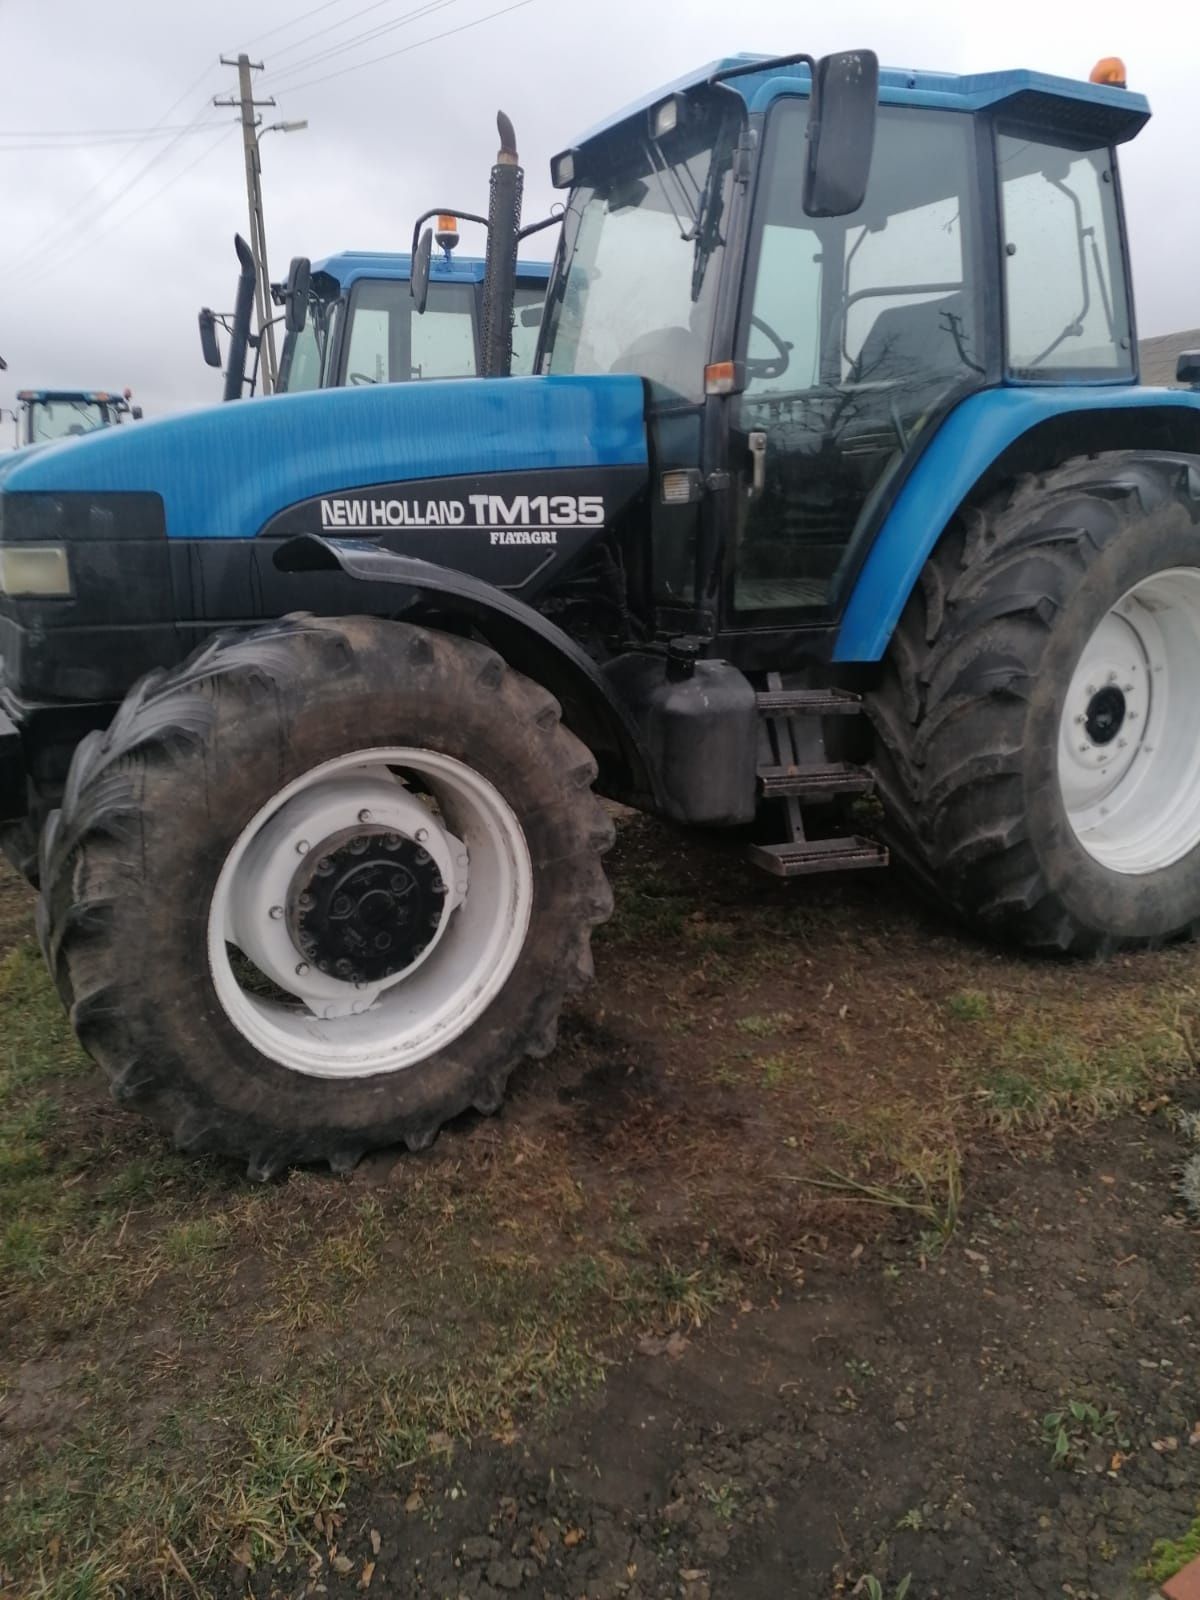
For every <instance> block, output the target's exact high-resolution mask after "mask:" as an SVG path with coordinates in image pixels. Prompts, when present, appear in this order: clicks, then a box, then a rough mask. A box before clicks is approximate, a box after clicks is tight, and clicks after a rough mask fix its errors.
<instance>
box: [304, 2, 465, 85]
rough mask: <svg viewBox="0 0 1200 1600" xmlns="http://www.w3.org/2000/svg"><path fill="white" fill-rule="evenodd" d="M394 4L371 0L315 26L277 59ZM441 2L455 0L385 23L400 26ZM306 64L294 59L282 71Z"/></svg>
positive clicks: (407, 12) (423, 7)
mask: <svg viewBox="0 0 1200 1600" xmlns="http://www.w3.org/2000/svg"><path fill="white" fill-rule="evenodd" d="M394 4H395V0H371V4H370V5H369V6H363V7H362V9H361V10H360V11H352V12H351V13H350V15H349V16H348V17H339V18H338V20H337V21H336V22H330V23H327V24H326V25H325V27H323V28H315V29H314V30H313V32H312V33H306V34H305V35H304V37H303V38H302V39H297V40H295V42H294V43H292V44H285V45H284V46H283V48H282V49H281V50H279V51H277V52H276V56H275V59H276V60H278V58H279V56H284V55H287V53H288V51H289V50H299V48H300V46H301V45H303V44H310V43H311V42H312V40H314V39H319V38H321V37H322V35H324V34H326V33H332V32H333V31H334V30H335V29H336V28H341V27H344V26H345V24H346V23H347V22H354V21H356V20H357V19H358V18H359V17H365V16H366V15H367V13H368V12H370V11H378V10H379V8H380V7H381V6H388V5H394ZM440 4H445V5H451V4H453V0H438V5H434V6H433V7H430V6H429V5H428V4H426V5H421V6H417V7H416V8H415V9H414V10H412V11H406V12H405V13H404V16H402V17H401V18H400V19H399V21H397V22H392V23H387V24H385V26H387V27H399V26H400V23H402V22H405V21H406V20H407V19H408V18H409V17H415V16H417V15H418V14H420V13H422V12H425V11H428V10H430V9H433V10H437V9H438V8H439V5H440ZM367 31H368V32H373V31H374V30H373V29H368V30H367ZM360 37H361V36H360ZM341 48H345V46H344V45H343V46H342V47H341ZM319 55H320V52H318V57H319ZM306 59H309V58H306ZM311 59H316V58H311ZM305 64H306V63H305V62H304V61H299V62H295V61H294V62H293V63H292V65H291V66H290V67H284V68H282V69H281V71H282V72H296V71H298V70H299V68H300V67H302V66H304V65H305ZM277 76H278V74H277Z"/></svg>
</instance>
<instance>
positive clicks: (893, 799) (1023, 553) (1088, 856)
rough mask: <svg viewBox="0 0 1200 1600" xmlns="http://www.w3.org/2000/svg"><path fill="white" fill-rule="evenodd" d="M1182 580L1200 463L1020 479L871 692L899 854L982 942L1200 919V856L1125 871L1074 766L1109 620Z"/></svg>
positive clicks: (1144, 459) (1094, 937)
mask: <svg viewBox="0 0 1200 1600" xmlns="http://www.w3.org/2000/svg"><path fill="white" fill-rule="evenodd" d="M1181 568H1200V462H1198V461H1197V460H1196V459H1195V458H1189V457H1178V456H1169V455H1158V454H1154V455H1150V454H1135V453H1120V454H1116V453H1114V454H1108V455H1101V456H1097V457H1093V458H1085V459H1079V460H1073V461H1069V462H1067V463H1065V464H1063V465H1062V466H1060V467H1058V468H1056V469H1055V470H1054V471H1052V472H1049V473H1047V474H1045V475H1044V476H1040V477H1027V478H1023V479H1021V480H1020V481H1019V482H1016V483H1015V484H1013V485H1011V486H1010V488H1009V489H1007V490H1006V491H1005V492H1004V493H1002V494H1000V495H998V496H996V497H995V498H994V499H992V500H990V501H988V502H987V503H986V504H983V505H981V506H979V507H975V508H970V509H967V510H966V511H965V512H964V513H963V514H962V515H961V516H960V518H959V519H958V522H957V524H956V525H955V526H953V527H951V528H950V529H948V530H947V532H946V533H945V534H944V535H943V537H942V539H941V541H940V542H939V545H938V547H937V549H936V550H935V551H934V554H933V555H932V557H931V558H930V559H929V561H928V562H927V564H926V566H925V568H924V571H923V572H922V574H921V580H920V582H919V584H918V585H917V587H916V589H915V590H914V592H913V594H912V596H911V598H910V600H909V602H908V605H907V607H906V608H905V611H904V613H903V616H902V617H901V620H900V623H899V625H898V627H897V629H896V632H895V635H894V637H893V641H892V644H891V646H890V648H889V651H888V655H887V657H886V660H885V663H884V672H883V678H882V681H881V684H880V687H879V689H878V690H877V691H876V692H875V693H874V694H873V695H872V696H870V697H869V702H868V708H867V709H868V713H869V716H870V719H871V721H872V723H873V726H874V732H875V754H874V758H873V766H874V771H875V776H876V781H877V785H878V791H879V795H880V798H881V800H882V802H883V805H884V808H885V811H886V813H887V819H888V831H889V842H890V843H891V844H892V846H893V850H894V852H895V853H896V854H897V855H898V856H899V857H900V858H901V859H902V860H904V861H906V862H907V863H908V865H909V866H910V867H911V868H912V869H914V870H915V872H916V873H917V874H918V875H919V876H920V877H921V879H922V880H923V881H924V882H925V883H926V885H927V886H928V887H929V888H931V889H932V890H933V891H934V893H935V894H936V895H937V896H938V897H939V898H941V899H942V900H943V901H945V902H948V904H949V905H950V906H951V907H952V908H953V910H955V911H956V912H957V913H959V914H960V915H961V916H963V917H964V918H966V919H967V920H968V921H969V922H971V923H972V924H974V925H975V926H976V927H978V928H979V929H980V930H982V931H983V932H985V933H987V934H989V935H992V936H996V937H1000V938H1002V939H1004V940H1006V941H1009V942H1014V943H1017V944H1020V945H1023V946H1025V947H1027V948H1031V949H1039V950H1045V951H1050V952H1060V953H1064V954H1089V953H1092V954H1094V953H1102V952H1105V951H1108V950H1112V949H1116V948H1119V947H1129V946H1138V945H1147V944H1154V943H1157V942H1159V941H1161V940H1164V939H1167V938H1170V937H1172V936H1175V935H1178V934H1181V933H1185V932H1188V931H1192V930H1194V929H1195V928H1196V926H1197V924H1200V846H1197V847H1195V848H1191V849H1189V850H1187V851H1186V852H1185V853H1184V854H1183V855H1182V857H1181V858H1180V859H1178V860H1175V861H1172V862H1170V863H1169V864H1167V865H1164V866H1162V867H1161V868H1160V869H1159V870H1144V871H1143V870H1138V871H1118V870H1113V869H1112V867H1111V866H1109V865H1106V864H1104V863H1103V862H1102V861H1101V860H1098V859H1097V858H1096V856H1095V854H1094V853H1093V852H1091V851H1089V849H1087V848H1085V846H1084V844H1083V843H1082V842H1081V839H1080V837H1079V836H1078V834H1077V832H1076V830H1075V828H1074V827H1073V826H1072V822H1071V818H1070V816H1069V814H1068V811H1067V808H1066V804H1065V802H1064V795H1063V788H1062V784H1061V782H1060V777H1059V771H1058V765H1057V756H1058V747H1059V738H1060V728H1061V726H1062V724H1063V707H1064V703H1065V697H1066V694H1067V690H1068V685H1069V684H1070V683H1071V680H1072V675H1073V673H1074V672H1075V670H1076V666H1077V664H1078V663H1079V661H1080V659H1081V656H1082V654H1083V652H1084V650H1085V649H1086V648H1087V647H1088V645H1089V641H1090V640H1091V639H1092V638H1093V637H1094V635H1095V632H1096V630H1097V628H1098V627H1099V626H1100V624H1101V622H1102V621H1103V619H1104V618H1105V617H1106V616H1107V615H1108V614H1109V613H1110V612H1111V610H1112V608H1114V607H1115V606H1116V605H1117V603H1118V601H1120V600H1121V599H1122V597H1124V596H1126V595H1128V594H1129V592H1130V591H1131V590H1132V589H1133V588H1135V587H1136V586H1137V585H1138V584H1139V583H1142V582H1144V581H1145V580H1146V579H1147V578H1149V577H1150V576H1151V575H1152V574H1155V573H1167V572H1172V571H1174V570H1176V569H1181ZM1194 692H1195V693H1200V683H1198V684H1197V685H1196V686H1195V690H1194Z"/></svg>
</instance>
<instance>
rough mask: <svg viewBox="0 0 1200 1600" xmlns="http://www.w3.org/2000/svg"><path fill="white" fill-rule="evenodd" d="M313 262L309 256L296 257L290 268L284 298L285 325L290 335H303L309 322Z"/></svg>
mask: <svg viewBox="0 0 1200 1600" xmlns="http://www.w3.org/2000/svg"><path fill="white" fill-rule="evenodd" d="M311 279H312V262H311V261H310V260H309V259H308V257H307V256H294V257H293V258H292V264H291V266H290V267H289V268H288V275H287V289H286V290H285V291H284V296H283V325H284V327H285V328H286V329H287V331H288V332H289V333H303V332H304V324H305V323H306V322H307V321H308V286H309V283H310V281H311Z"/></svg>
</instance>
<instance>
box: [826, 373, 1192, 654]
mask: <svg viewBox="0 0 1200 1600" xmlns="http://www.w3.org/2000/svg"><path fill="white" fill-rule="evenodd" d="M1148 406H1155V407H1159V408H1161V407H1164V406H1168V407H1171V408H1172V409H1179V410H1189V411H1191V412H1193V413H1194V415H1195V417H1196V421H1197V423H1198V424H1200V394H1194V393H1192V392H1190V391H1189V390H1186V389H1142V388H1123V387H1120V386H1111V385H1110V386H1109V387H1107V388H1102V387H1100V386H1098V385H1090V386H1088V385H1082V384H1081V385H1071V386H1069V387H1067V386H1064V385H1060V386H1059V387H1057V388H1054V389H1049V388H1047V389H1036V388H1020V389H1016V388H1014V389H987V390H984V391H983V392H982V393H981V394H974V395H971V396H970V397H969V398H968V399H966V400H964V401H962V403H961V404H960V405H959V406H957V407H956V408H955V410H953V411H952V412H951V413H950V415H949V416H948V417H947V418H946V420H945V422H943V423H942V426H941V428H940V429H939V430H938V433H937V436H936V437H935V438H934V439H933V440H932V441H931V442H930V444H929V447H928V449H927V450H926V451H925V453H924V455H923V456H922V457H921V459H920V461H918V462H917V465H916V466H915V467H914V468H913V471H912V474H911V476H910V477H909V479H908V481H907V483H906V484H905V485H904V487H903V488H902V489H901V491H900V493H899V495H898V496H897V497H896V503H895V504H894V505H893V507H892V509H891V512H890V514H889V515H888V517H887V519H886V521H885V522H884V524H883V527H882V528H881V529H880V530H879V533H878V534H877V535H876V538H875V543H874V544H873V545H872V547H871V553H870V555H869V556H868V557H867V560H866V563H865V565H864V566H863V569H862V571H861V573H860V574H859V576H858V581H857V583H856V584H855V586H854V589H853V592H852V593H851V595H850V600H849V603H848V604H847V606H846V610H845V613H844V615H843V617H842V624H841V627H840V629H839V630H838V637H837V644H836V646H835V648H834V652H833V659H834V660H835V661H878V660H879V659H880V658H881V656H882V655H883V653H884V651H885V650H886V649H887V647H888V642H889V640H890V639H891V637H892V631H893V629H894V628H895V626H896V623H897V622H898V621H899V620H900V613H901V612H902V611H903V610H904V607H905V604H906V603H907V601H908V597H909V595H910V594H911V593H912V590H913V586H914V584H915V583H916V581H917V578H918V577H919V575H920V572H921V568H922V567H923V566H924V565H925V561H926V558H927V557H928V555H929V553H930V551H931V550H932V549H933V547H934V545H935V544H936V543H937V541H938V537H939V536H940V534H941V531H942V529H943V528H944V527H945V526H946V523H947V522H948V521H949V520H950V518H951V517H952V516H953V514H954V512H955V511H956V510H957V509H958V507H959V506H960V505H961V504H962V501H963V499H964V497H965V496H966V494H967V493H968V492H969V490H970V489H971V488H972V486H973V485H974V484H975V483H976V482H977V481H978V479H979V478H980V477H981V476H982V475H983V473H984V472H986V470H987V469H988V467H989V466H991V464H992V462H993V461H995V459H996V458H997V456H999V455H1001V454H1002V453H1003V452H1004V451H1005V450H1007V449H1008V447H1009V445H1011V444H1014V443H1015V442H1016V441H1017V440H1018V439H1019V438H1020V437H1021V435H1022V434H1023V433H1027V432H1028V431H1029V429H1030V428H1033V427H1036V425H1037V424H1038V423H1039V422H1046V421H1048V420H1049V419H1051V418H1052V417H1058V416H1063V415H1065V414H1067V413H1079V412H1088V411H1106V412H1111V411H1133V410H1145V409H1146V407H1148Z"/></svg>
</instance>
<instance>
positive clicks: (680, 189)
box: [642, 139, 703, 244]
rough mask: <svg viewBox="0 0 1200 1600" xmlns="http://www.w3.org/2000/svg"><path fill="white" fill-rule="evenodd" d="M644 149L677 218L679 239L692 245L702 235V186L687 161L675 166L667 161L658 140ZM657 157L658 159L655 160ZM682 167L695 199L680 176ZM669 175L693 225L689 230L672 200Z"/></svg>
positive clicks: (647, 144)
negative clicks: (668, 182)
mask: <svg viewBox="0 0 1200 1600" xmlns="http://www.w3.org/2000/svg"><path fill="white" fill-rule="evenodd" d="M642 149H643V150H644V151H645V153H646V158H647V160H648V161H649V163H650V170H651V172H653V174H654V176H655V177H656V178H657V179H658V186H659V188H660V189H661V190H662V196H663V199H664V200H665V201H666V202H667V205H668V206H669V207H670V211H671V215H672V216H673V217H674V218H675V226H676V227H677V228H678V229H679V237H680V238H681V239H682V240H683V241H684V243H685V244H690V243H691V242H692V240H693V239H695V238H697V237H698V236H699V233H700V217H701V209H702V201H703V193H702V191H701V188H700V185H699V184H698V183H697V182H696V180H695V178H693V177H692V174H691V170H690V169H689V167H688V164H687V162H686V161H685V162H682V163H676V164H674V165H673V164H672V163H671V162H669V161H668V160H667V158H666V156H664V155H663V153H662V147H661V146H660V145H659V143H658V141H657V140H656V139H651V140H649V141H648V142H646V143H645V144H643V146H642ZM656 157H657V159H655V158H656ZM680 166H682V168H683V171H684V172H686V173H687V175H688V179H689V181H690V182H691V185H692V189H693V190H694V192H695V197H694V198H693V197H692V196H691V195H689V194H688V192H687V188H686V186H685V184H684V182H683V179H682V178H681V177H680V176H679V170H680ZM668 173H669V174H670V175H671V177H672V178H673V179H674V180H675V186H676V195H677V197H678V199H679V202H680V205H681V206H682V208H683V211H684V213H685V214H686V216H687V218H688V221H689V222H690V223H691V226H690V227H688V228H685V227H684V225H683V218H682V217H681V216H680V215H679V207H677V206H676V204H675V201H674V200H672V198H671V191H670V188H669V187H668V185H667V174H668Z"/></svg>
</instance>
